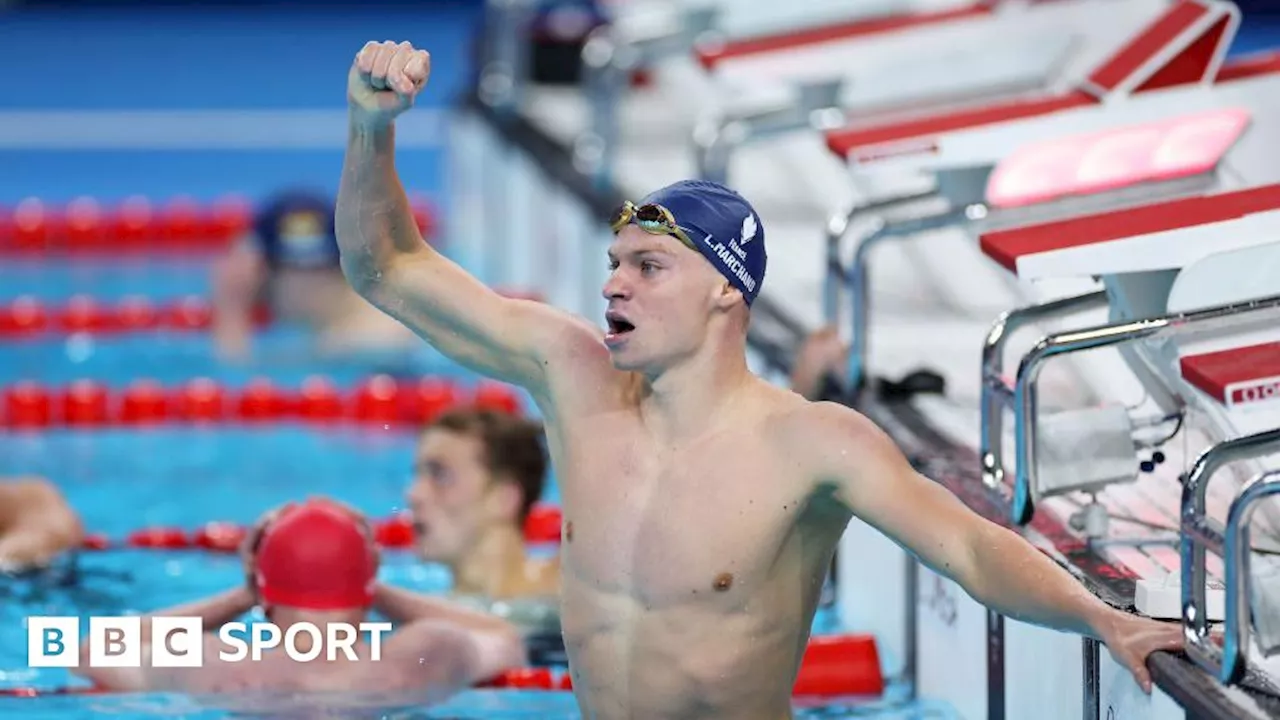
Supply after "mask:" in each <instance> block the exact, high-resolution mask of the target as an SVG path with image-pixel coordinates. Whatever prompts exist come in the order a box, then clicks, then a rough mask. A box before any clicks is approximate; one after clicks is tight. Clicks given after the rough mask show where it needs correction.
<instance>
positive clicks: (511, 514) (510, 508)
mask: <svg viewBox="0 0 1280 720" xmlns="http://www.w3.org/2000/svg"><path fill="white" fill-rule="evenodd" d="M522 500H523V498H522V497H521V493H520V486H519V485H517V484H516V483H515V482H513V481H511V480H505V479H502V478H495V479H494V481H493V485H491V486H490V487H489V492H488V495H487V496H486V497H485V508H486V509H487V510H488V511H489V515H490V517H493V518H495V519H498V520H502V521H511V522H514V521H515V520H516V518H518V517H519V516H520V505H521V501H522Z"/></svg>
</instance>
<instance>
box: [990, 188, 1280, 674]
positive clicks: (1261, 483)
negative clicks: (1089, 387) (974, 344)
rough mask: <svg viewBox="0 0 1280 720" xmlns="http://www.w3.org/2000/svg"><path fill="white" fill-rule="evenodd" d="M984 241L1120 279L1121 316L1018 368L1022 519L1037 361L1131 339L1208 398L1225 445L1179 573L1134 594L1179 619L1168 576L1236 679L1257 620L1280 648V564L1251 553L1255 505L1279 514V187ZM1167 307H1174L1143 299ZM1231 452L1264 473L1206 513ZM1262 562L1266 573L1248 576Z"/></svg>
mask: <svg viewBox="0 0 1280 720" xmlns="http://www.w3.org/2000/svg"><path fill="white" fill-rule="evenodd" d="M981 245H982V248H983V250H984V251H985V252H987V253H988V254H989V255H990V256H991V257H993V258H994V259H996V260H997V261H998V262H999V263H1000V264H1002V265H1004V266H1005V267H1008V268H1010V269H1012V270H1014V271H1015V272H1017V273H1018V275H1019V276H1020V277H1022V278H1024V279H1028V280H1035V279H1042V278H1048V277H1060V276H1064V275H1076V276H1079V275H1087V276H1095V277H1099V276H1100V277H1101V278H1102V281H1103V283H1104V284H1105V285H1107V286H1108V287H1109V288H1110V289H1111V292H1110V293H1109V295H1110V297H1111V299H1112V300H1111V302H1112V311H1113V312H1112V315H1113V318H1114V320H1115V322H1113V323H1112V324H1109V325H1107V326H1103V327H1095V328H1084V329H1076V330H1073V331H1068V332H1063V333H1059V334H1056V335H1052V336H1049V337H1047V338H1045V339H1044V340H1042V341H1041V342H1040V343H1039V344H1038V345H1037V347H1036V349H1035V350H1033V351H1032V354H1031V355H1030V356H1029V357H1028V359H1026V360H1024V362H1023V364H1022V367H1021V368H1020V372H1019V378H1018V385H1017V388H1016V391H1015V396H1016V397H1019V398H1021V399H1022V400H1023V402H1020V403H1017V404H1015V415H1016V421H1015V422H1016V426H1017V432H1018V433H1019V443H1018V447H1019V452H1018V472H1017V479H1016V481H1015V485H1016V492H1015V504H1017V503H1018V502H1021V503H1022V505H1021V506H1020V507H1015V511H1016V512H1017V511H1021V512H1022V517H1020V518H1019V519H1020V520H1022V521H1025V519H1026V518H1027V517H1028V512H1029V508H1030V507H1031V505H1032V504H1033V503H1034V502H1035V500H1036V499H1037V497H1038V493H1037V489H1038V488H1037V483H1036V473H1035V469H1034V466H1035V456H1034V448H1035V444H1036V443H1035V432H1036V430H1035V418H1034V414H1035V403H1034V397H1035V390H1034V367H1035V365H1037V364H1039V363H1041V362H1043V361H1044V360H1045V359H1047V358H1049V357H1052V356H1054V355H1058V354H1065V353H1070V352H1075V351H1078V350H1083V349H1089V348H1096V347H1101V346H1107V345H1114V344H1119V343H1128V344H1132V346H1133V349H1134V354H1133V356H1136V357H1137V359H1138V362H1142V363H1144V364H1145V366H1146V368H1147V369H1148V370H1149V371H1150V372H1151V374H1152V376H1154V377H1155V378H1157V379H1158V381H1160V382H1161V383H1162V384H1163V386H1164V387H1165V388H1171V389H1173V390H1174V392H1175V393H1176V394H1177V395H1178V396H1179V397H1180V398H1182V399H1183V401H1184V402H1185V403H1186V405H1187V406H1188V407H1189V408H1190V409H1191V410H1195V411H1197V412H1198V417H1199V418H1200V422H1199V423H1198V426H1199V428H1200V429H1201V430H1203V431H1205V432H1207V434H1208V435H1209V436H1210V437H1211V438H1212V439H1213V441H1214V443H1215V444H1213V445H1212V446H1211V447H1209V448H1202V449H1203V450H1204V451H1205V452H1204V454H1202V455H1201V457H1200V458H1199V459H1198V460H1197V462H1196V463H1195V465H1194V467H1192V468H1191V469H1190V470H1189V472H1188V479H1187V480H1186V485H1185V489H1184V491H1183V500H1182V509H1181V513H1180V515H1181V523H1182V533H1183V536H1182V540H1181V543H1182V553H1181V567H1180V577H1179V578H1178V579H1177V581H1176V582H1174V581H1172V579H1170V578H1149V579H1146V580H1145V582H1143V583H1139V586H1138V597H1137V598H1136V600H1137V602H1138V604H1139V609H1140V610H1142V611H1144V612H1147V613H1149V614H1152V615H1155V616H1159V617H1168V616H1169V613H1170V609H1171V608H1170V607H1169V606H1170V602H1171V598H1170V594H1171V593H1170V588H1171V587H1173V588H1176V589H1177V593H1178V597H1179V600H1180V604H1179V606H1178V616H1179V617H1181V618H1182V620H1183V622H1184V623H1186V624H1187V626H1188V635H1189V637H1192V638H1196V640H1195V641H1193V642H1190V643H1189V646H1188V652H1189V653H1191V655H1192V656H1193V658H1194V659H1195V660H1196V661H1197V662H1198V663H1199V664H1201V665H1202V666H1204V667H1205V668H1206V669H1207V670H1210V671H1211V672H1213V673H1214V674H1215V675H1216V676H1217V677H1219V679H1221V680H1222V681H1223V682H1233V681H1235V680H1238V679H1239V678H1240V677H1241V676H1242V674H1243V671H1244V667H1245V660H1244V658H1245V657H1246V656H1247V655H1248V653H1249V651H1250V648H1251V647H1252V645H1251V637H1252V636H1251V633H1250V628H1251V626H1252V627H1253V628H1254V629H1256V637H1254V638H1252V639H1256V640H1257V641H1258V645H1259V646H1260V647H1261V648H1262V651H1263V652H1264V653H1266V654H1268V655H1269V654H1271V653H1273V652H1274V651H1275V648H1277V647H1278V646H1280V613H1277V612H1276V610H1277V607H1276V605H1277V600H1280V567H1277V565H1276V563H1274V562H1273V561H1270V560H1268V559H1258V560H1254V561H1253V562H1252V563H1251V562H1250V556H1251V555H1252V554H1253V553H1252V551H1253V548H1254V547H1255V546H1256V545H1255V538H1253V537H1252V536H1251V535H1250V529H1251V527H1252V526H1253V525H1255V524H1256V523H1255V520H1254V518H1255V516H1258V517H1262V518H1265V522H1266V524H1268V525H1270V526H1271V528H1274V527H1276V526H1277V524H1278V523H1280V508H1277V507H1276V506H1275V504H1274V503H1264V502H1263V501H1264V500H1266V499H1267V498H1269V497H1270V496H1271V495H1273V494H1280V401H1278V400H1280V397H1278V395H1280V393H1278V390H1280V388H1278V387H1277V386H1278V385H1280V185H1268V186H1263V187H1255V188H1248V189H1241V190H1233V191H1227V192H1218V193H1213V194H1210V195H1203V196H1189V197H1181V198H1178V199H1174V200H1166V201H1162V202H1154V203H1150V204H1147V205H1143V206H1139V207H1133V208H1128V209H1124V210H1118V211H1111V212H1106V213H1101V214H1097V215H1092V216H1086V217H1078V218H1071V219H1067V220H1060V221H1057V222H1051V223H1045V224H1042V225H1039V226H1034V227H1025V228H1017V229H1010V230H1003V231H996V232H992V233H988V234H986V235H984V236H983V237H982V240H981ZM1152 279H1156V280H1157V281H1156V282H1152V281H1151V280H1152ZM1130 301H1131V302H1132V304H1130ZM1156 306H1160V307H1163V308H1164V311H1163V312H1161V313H1158V314H1151V313H1149V312H1148V311H1147V310H1146V309H1147V308H1151V307H1156ZM1131 357H1132V356H1131ZM1028 368H1030V372H1028ZM1189 413H1190V411H1188V414H1187V415H1185V416H1184V417H1186V416H1189ZM1228 463H1232V464H1233V465H1234V467H1232V468H1230V470H1232V471H1233V472H1231V473H1230V474H1233V475H1235V476H1236V477H1237V478H1240V476H1242V475H1249V476H1252V478H1251V479H1248V480H1245V481H1244V482H1243V483H1241V484H1240V487H1241V488H1242V489H1241V490H1240V492H1239V495H1238V496H1237V497H1235V499H1234V500H1232V501H1231V502H1230V507H1229V508H1228V509H1227V511H1226V512H1225V513H1224V515H1225V518H1224V521H1219V520H1218V519H1215V518H1212V517H1210V508H1209V507H1208V505H1207V503H1206V494H1207V486H1208V482H1209V478H1210V476H1211V475H1213V474H1214V473H1215V472H1218V471H1219V470H1220V469H1221V470H1222V471H1223V472H1224V473H1225V472H1226V471H1227V470H1228V468H1226V467H1224V466H1225V465H1227V464H1228ZM1271 532H1272V534H1274V530H1272V531H1271ZM1264 544H1265V543H1264ZM1271 546H1272V547H1274V543H1271ZM1206 552H1213V553H1216V554H1219V555H1221V556H1223V560H1224V562H1225V565H1226V571H1225V573H1224V577H1223V581H1224V585H1223V587H1222V588H1220V589H1217V588H1211V587H1206V584H1207V583H1208V582H1209V579H1208V577H1207V575H1206V565H1205V563H1206ZM1251 567H1252V568H1253V569H1254V570H1256V571H1258V572H1255V573H1252V574H1251V570H1250V569H1251ZM1246 609H1247V610H1246ZM1249 610H1251V612H1250V611H1249ZM1219 619H1224V620H1225V621H1226V624H1227V631H1226V636H1227V638H1228V640H1227V642H1226V644H1225V646H1224V649H1223V650H1222V651H1221V652H1218V651H1210V650H1208V649H1207V648H1208V647H1209V646H1210V644H1211V641H1210V640H1209V639H1208V622H1211V621H1215V620H1219Z"/></svg>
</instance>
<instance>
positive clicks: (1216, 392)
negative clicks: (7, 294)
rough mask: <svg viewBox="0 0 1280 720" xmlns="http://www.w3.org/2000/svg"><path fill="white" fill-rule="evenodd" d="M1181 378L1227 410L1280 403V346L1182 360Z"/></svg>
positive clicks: (1239, 350)
mask: <svg viewBox="0 0 1280 720" xmlns="http://www.w3.org/2000/svg"><path fill="white" fill-rule="evenodd" d="M1181 366H1182V377H1183V379H1185V380H1186V381H1187V382H1189V383H1191V384H1192V385H1194V386H1196V387H1197V388H1199V389H1200V390H1201V391H1203V392H1204V393H1205V394H1207V395H1209V396H1210V397H1212V398H1213V399H1215V400H1217V401H1218V402H1220V403H1222V404H1223V405H1226V406H1227V407H1241V406H1248V405H1253V404H1256V403H1261V402H1266V401H1268V400H1280V342H1273V343H1265V344H1262V345H1251V346H1248V347H1239V348H1231V349H1229V350H1220V351H1218V352H1211V353H1204V354H1202V355H1188V356H1187V357H1184V358H1182V362H1181Z"/></svg>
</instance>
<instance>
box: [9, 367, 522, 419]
mask: <svg viewBox="0 0 1280 720" xmlns="http://www.w3.org/2000/svg"><path fill="white" fill-rule="evenodd" d="M468 405H469V406H474V407H479V408H485V409H491V410H496V411H499V412H506V413H511V414H513V415H519V414H521V413H522V412H523V406H522V402H521V399H520V395H519V394H518V393H517V391H516V389H515V388H513V387H511V386H509V385H505V384H503V383H497V382H494V381H489V380H486V381H481V382H479V383H477V384H476V386H475V387H474V388H473V390H472V392H470V393H468V392H466V391H465V390H464V389H463V388H460V387H458V386H457V385H455V384H453V383H451V382H449V381H447V380H443V379H440V378H434V377H425V378H422V379H420V380H418V381H416V382H413V381H397V380H395V379H394V378H392V377H390V376H387V375H375V376H373V377H370V378H368V379H366V380H365V381H363V382H360V383H358V384H356V386H355V387H353V388H350V389H346V390H342V389H339V388H338V386H337V385H336V384H335V383H334V382H333V381H332V380H330V379H329V378H326V377H323V376H319V375H317V376H312V377H309V378H307V379H306V380H304V381H303V383H302V385H301V387H299V388H297V389H291V388H281V387H277V386H276V385H275V384H273V383H272V382H271V381H270V380H267V379H264V378H255V379H253V380H250V381H249V382H248V383H246V384H245V385H244V386H243V387H241V388H227V387H224V386H222V385H221V384H219V383H217V382H215V381H213V380H211V379H209V378H194V379H192V380H189V381H187V382H185V383H183V384H182V385H180V386H177V387H165V386H163V385H161V384H160V383H158V382H156V381H154V380H151V379H145V378H144V379H139V380H135V381H134V382H132V383H130V384H129V385H128V386H126V387H124V388H109V387H107V386H105V385H103V384H101V383H98V382H95V381H92V380H77V381H75V382H73V383H71V384H70V385H68V386H66V387H63V388H49V387H45V386H43V385H41V384H39V383H35V382H31V381H23V382H18V383H15V384H13V385H10V386H7V387H0V426H7V427H12V428H27V429H35V428H48V427H58V426H63V427H105V426H115V425H128V426H142V425H156V424H162V423H186V424H191V423H195V424H204V425H207V424H214V423H259V424H261V423H278V422H291V421H300V422H306V423H313V424H329V423H338V422H354V423H360V424H370V425H375V426H376V425H382V426H386V427H388V428H389V427H390V426H392V425H395V426H398V427H399V426H406V425H407V426H421V425H423V424H425V423H427V422H430V421H431V420H433V419H434V418H436V417H437V416H438V415H440V414H441V413H442V412H444V411H446V410H450V409H453V408H456V407H463V406H468Z"/></svg>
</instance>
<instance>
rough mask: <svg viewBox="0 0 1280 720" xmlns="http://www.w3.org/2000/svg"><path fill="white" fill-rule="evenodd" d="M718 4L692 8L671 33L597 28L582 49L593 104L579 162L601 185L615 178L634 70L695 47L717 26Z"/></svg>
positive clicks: (576, 150)
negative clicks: (622, 114) (624, 34)
mask: <svg viewBox="0 0 1280 720" xmlns="http://www.w3.org/2000/svg"><path fill="white" fill-rule="evenodd" d="M719 16H720V10H719V9H718V8H717V7H715V6H707V7H696V8H689V9H687V10H685V11H684V12H683V13H682V16H681V18H680V20H679V21H678V22H677V23H676V28H677V29H675V30H674V31H672V32H661V33H654V34H651V35H648V36H645V37H636V38H619V37H618V36H617V33H616V31H615V30H614V28H613V27H612V26H611V25H604V26H601V27H600V28H597V29H596V30H595V31H593V32H592V33H591V35H590V36H589V37H588V38H587V41H586V43H584V44H583V47H582V54H581V57H582V85H583V89H584V94H585V95H586V99H587V104H588V107H589V108H590V120H591V122H590V125H589V127H588V128H587V129H586V130H585V131H583V132H582V133H580V134H579V136H578V138H577V139H576V140H575V141H574V146H573V154H574V163H575V165H577V166H578V170H579V172H582V173H583V174H585V175H587V176H588V177H590V178H592V180H593V181H594V182H595V183H596V184H598V185H604V184H606V183H608V182H610V175H611V173H612V172H613V159H614V157H615V155H616V153H617V146H618V140H619V137H620V131H619V122H618V109H619V107H620V105H621V103H622V98H623V94H624V91H625V88H626V87H627V86H628V82H629V77H630V73H631V72H632V71H633V70H635V69H637V68H641V67H645V66H647V65H650V64H652V63H653V62H654V61H655V60H657V59H658V58H661V57H666V56H671V55H675V54H678V53H681V52H688V51H692V50H693V48H694V47H695V46H696V45H697V43H698V39H699V38H700V37H701V36H703V35H705V34H706V33H708V32H709V31H710V29H711V28H712V27H714V26H715V24H716V22H717V21H718V19H719Z"/></svg>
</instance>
